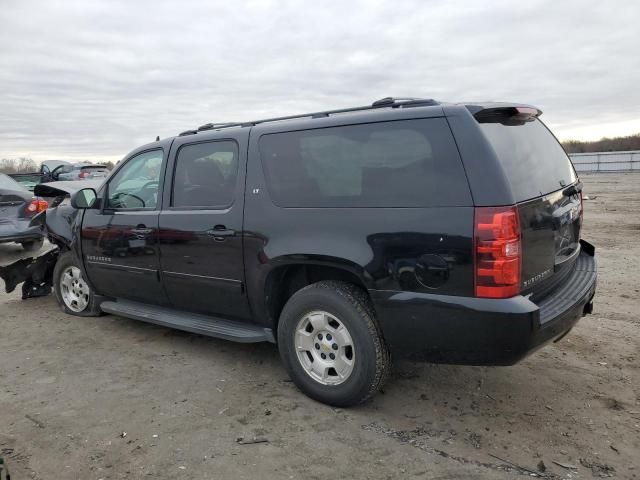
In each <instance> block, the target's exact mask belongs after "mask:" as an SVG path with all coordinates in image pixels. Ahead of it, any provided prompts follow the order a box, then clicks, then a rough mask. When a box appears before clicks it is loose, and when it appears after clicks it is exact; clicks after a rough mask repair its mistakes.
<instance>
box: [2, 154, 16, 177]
mask: <svg viewBox="0 0 640 480" xmlns="http://www.w3.org/2000/svg"><path fill="white" fill-rule="evenodd" d="M17 169H18V162H17V161H16V159H15V158H3V159H2V160H0V173H16V171H17Z"/></svg>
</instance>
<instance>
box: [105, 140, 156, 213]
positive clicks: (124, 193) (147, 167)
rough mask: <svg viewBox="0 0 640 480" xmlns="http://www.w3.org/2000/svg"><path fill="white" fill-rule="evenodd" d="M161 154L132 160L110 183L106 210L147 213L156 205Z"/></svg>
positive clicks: (146, 153)
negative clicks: (146, 210)
mask: <svg viewBox="0 0 640 480" xmlns="http://www.w3.org/2000/svg"><path fill="white" fill-rule="evenodd" d="M161 167H162V150H153V151H151V152H144V153H140V154H138V155H136V156H135V157H133V158H131V159H130V160H129V161H128V162H127V164H126V165H124V166H123V167H122V168H121V169H120V170H119V171H118V172H117V173H116V174H115V175H114V176H113V178H112V179H111V181H110V182H109V187H108V196H107V202H106V205H105V208H110V209H113V208H115V209H131V208H135V209H149V210H153V209H155V208H156V207H157V205H158V190H159V185H160V170H161Z"/></svg>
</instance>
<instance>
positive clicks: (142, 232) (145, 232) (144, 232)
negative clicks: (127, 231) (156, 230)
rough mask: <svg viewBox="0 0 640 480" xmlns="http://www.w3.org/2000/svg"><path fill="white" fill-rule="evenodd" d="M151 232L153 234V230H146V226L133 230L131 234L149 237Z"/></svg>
mask: <svg viewBox="0 0 640 480" xmlns="http://www.w3.org/2000/svg"><path fill="white" fill-rule="evenodd" d="M151 232H153V228H146V227H144V226H140V227H136V228H132V229H131V233H134V234H136V235H149V234H150V233H151Z"/></svg>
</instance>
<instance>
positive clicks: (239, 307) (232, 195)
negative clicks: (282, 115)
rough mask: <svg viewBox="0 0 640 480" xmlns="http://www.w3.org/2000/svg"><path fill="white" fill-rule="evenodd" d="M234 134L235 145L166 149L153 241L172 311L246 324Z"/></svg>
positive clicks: (185, 142) (240, 181)
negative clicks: (162, 190) (166, 162)
mask: <svg viewBox="0 0 640 480" xmlns="http://www.w3.org/2000/svg"><path fill="white" fill-rule="evenodd" d="M238 135H240V138H238V140H240V142H238V141H236V139H229V138H221V139H210V140H207V141H200V142H197V143H196V141H195V139H194V137H186V138H178V139H176V140H175V141H174V143H173V145H172V147H171V153H170V162H169V168H168V169H167V174H166V180H165V185H166V187H165V193H164V199H163V205H164V206H163V209H162V212H161V213H160V222H159V230H160V233H159V237H160V262H161V275H162V281H163V284H164V287H165V291H166V292H167V296H168V298H169V302H170V303H171V305H172V306H173V307H175V308H177V309H180V310H188V311H192V312H197V313H204V314H209V315H216V316H218V315H219V316H222V317H227V318H236V319H247V318H250V312H249V305H248V301H247V297H246V295H245V292H244V286H243V280H244V268H243V258H242V212H243V202H244V175H245V162H244V161H241V160H243V159H246V138H245V137H246V135H247V134H246V132H242V133H240V134H238ZM198 136H200V135H198ZM169 187H171V188H169Z"/></svg>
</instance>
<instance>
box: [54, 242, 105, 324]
mask: <svg viewBox="0 0 640 480" xmlns="http://www.w3.org/2000/svg"><path fill="white" fill-rule="evenodd" d="M53 291H54V293H55V295H56V300H57V301H58V304H59V305H60V308H62V311H63V312H65V313H68V314H69V315H76V316H78V317H98V316H100V315H102V311H101V310H100V307H99V306H98V305H97V302H96V297H95V295H94V293H93V292H92V291H91V288H90V287H89V285H88V284H87V281H86V280H85V279H84V276H83V273H82V269H81V268H80V266H79V265H78V262H77V260H76V258H75V255H73V253H72V252H65V253H63V254H62V255H60V256H59V257H58V262H57V263H56V266H55V268H54V269H53Z"/></svg>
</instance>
